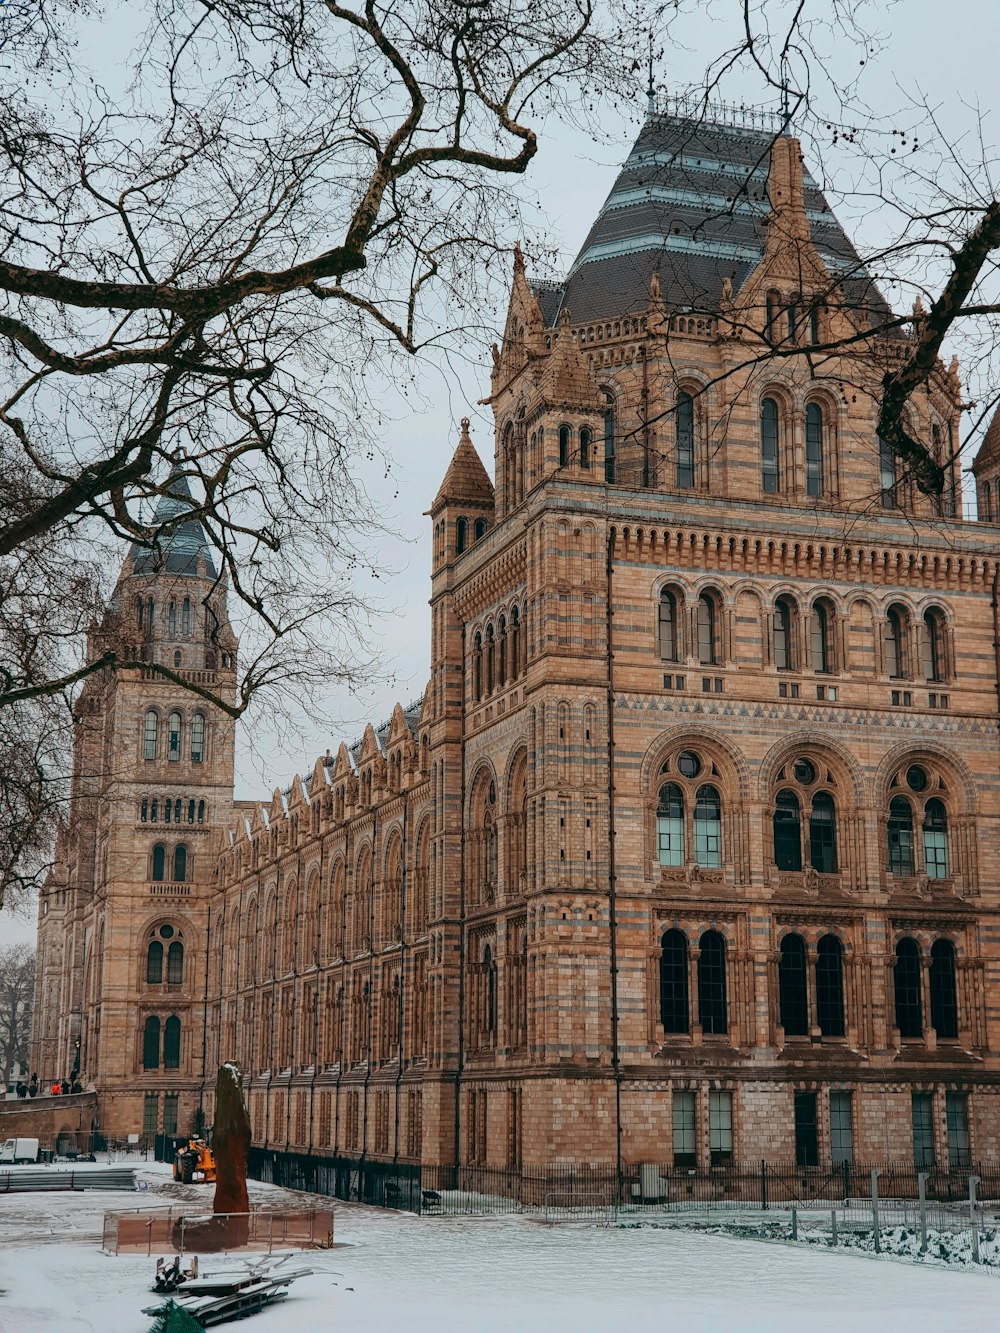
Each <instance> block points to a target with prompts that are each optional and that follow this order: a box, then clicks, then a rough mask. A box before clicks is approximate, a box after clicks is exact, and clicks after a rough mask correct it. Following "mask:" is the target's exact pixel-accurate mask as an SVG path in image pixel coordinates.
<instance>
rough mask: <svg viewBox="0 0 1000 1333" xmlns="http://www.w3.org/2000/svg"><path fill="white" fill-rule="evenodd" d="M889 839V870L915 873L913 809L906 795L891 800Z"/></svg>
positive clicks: (898, 872) (903, 873) (902, 873)
mask: <svg viewBox="0 0 1000 1333" xmlns="http://www.w3.org/2000/svg"><path fill="white" fill-rule="evenodd" d="M886 833H887V836H888V840H889V871H890V873H891V874H893V875H912V874H913V811H912V810H911V809H910V803H909V801H908V800H907V799H906V797H905V796H894V797H893V798H892V800H891V801H890V802H889V820H888V823H887V825H886Z"/></svg>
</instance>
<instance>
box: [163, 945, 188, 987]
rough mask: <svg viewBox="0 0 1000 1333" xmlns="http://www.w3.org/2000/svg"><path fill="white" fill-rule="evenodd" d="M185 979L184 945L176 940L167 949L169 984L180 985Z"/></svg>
mask: <svg viewBox="0 0 1000 1333" xmlns="http://www.w3.org/2000/svg"><path fill="white" fill-rule="evenodd" d="M183 980H184V945H183V944H181V942H180V940H174V942H173V943H172V944H171V945H170V948H169V949H168V950H167V984H168V985H170V986H179V985H180V984H181V982H182V981H183Z"/></svg>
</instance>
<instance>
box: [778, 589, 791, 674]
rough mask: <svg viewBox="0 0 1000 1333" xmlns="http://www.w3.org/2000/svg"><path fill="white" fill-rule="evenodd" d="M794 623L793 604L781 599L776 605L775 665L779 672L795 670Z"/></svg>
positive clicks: (783, 598)
mask: <svg viewBox="0 0 1000 1333" xmlns="http://www.w3.org/2000/svg"><path fill="white" fill-rule="evenodd" d="M794 623H795V620H794V613H793V610H792V605H791V603H790V602H789V601H788V599H787V598H785V597H779V598H778V600H777V601H776V602H775V604H774V665H775V666H776V667H777V668H778V670H779V671H793V670H794V669H795V652H794V647H793V644H794V639H793V634H792V626H793V624H794Z"/></svg>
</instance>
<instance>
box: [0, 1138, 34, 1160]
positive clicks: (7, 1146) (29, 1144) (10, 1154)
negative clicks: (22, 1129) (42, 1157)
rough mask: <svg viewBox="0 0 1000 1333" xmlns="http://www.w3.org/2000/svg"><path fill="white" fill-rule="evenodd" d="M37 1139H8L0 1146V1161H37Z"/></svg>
mask: <svg viewBox="0 0 1000 1333" xmlns="http://www.w3.org/2000/svg"><path fill="white" fill-rule="evenodd" d="M37 1161H38V1140H37V1139H8V1140H7V1141H6V1143H4V1145H3V1146H2V1147H0V1162H37Z"/></svg>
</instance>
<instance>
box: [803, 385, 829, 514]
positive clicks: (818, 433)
mask: <svg viewBox="0 0 1000 1333" xmlns="http://www.w3.org/2000/svg"><path fill="white" fill-rule="evenodd" d="M824 443H825V441H824V422H823V409H822V407H820V405H819V403H808V404H807V405H806V495H809V496H812V497H813V498H814V499H818V498H819V496H821V495H822V494H823V473H824V466H823V465H824V458H823V453H824Z"/></svg>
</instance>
